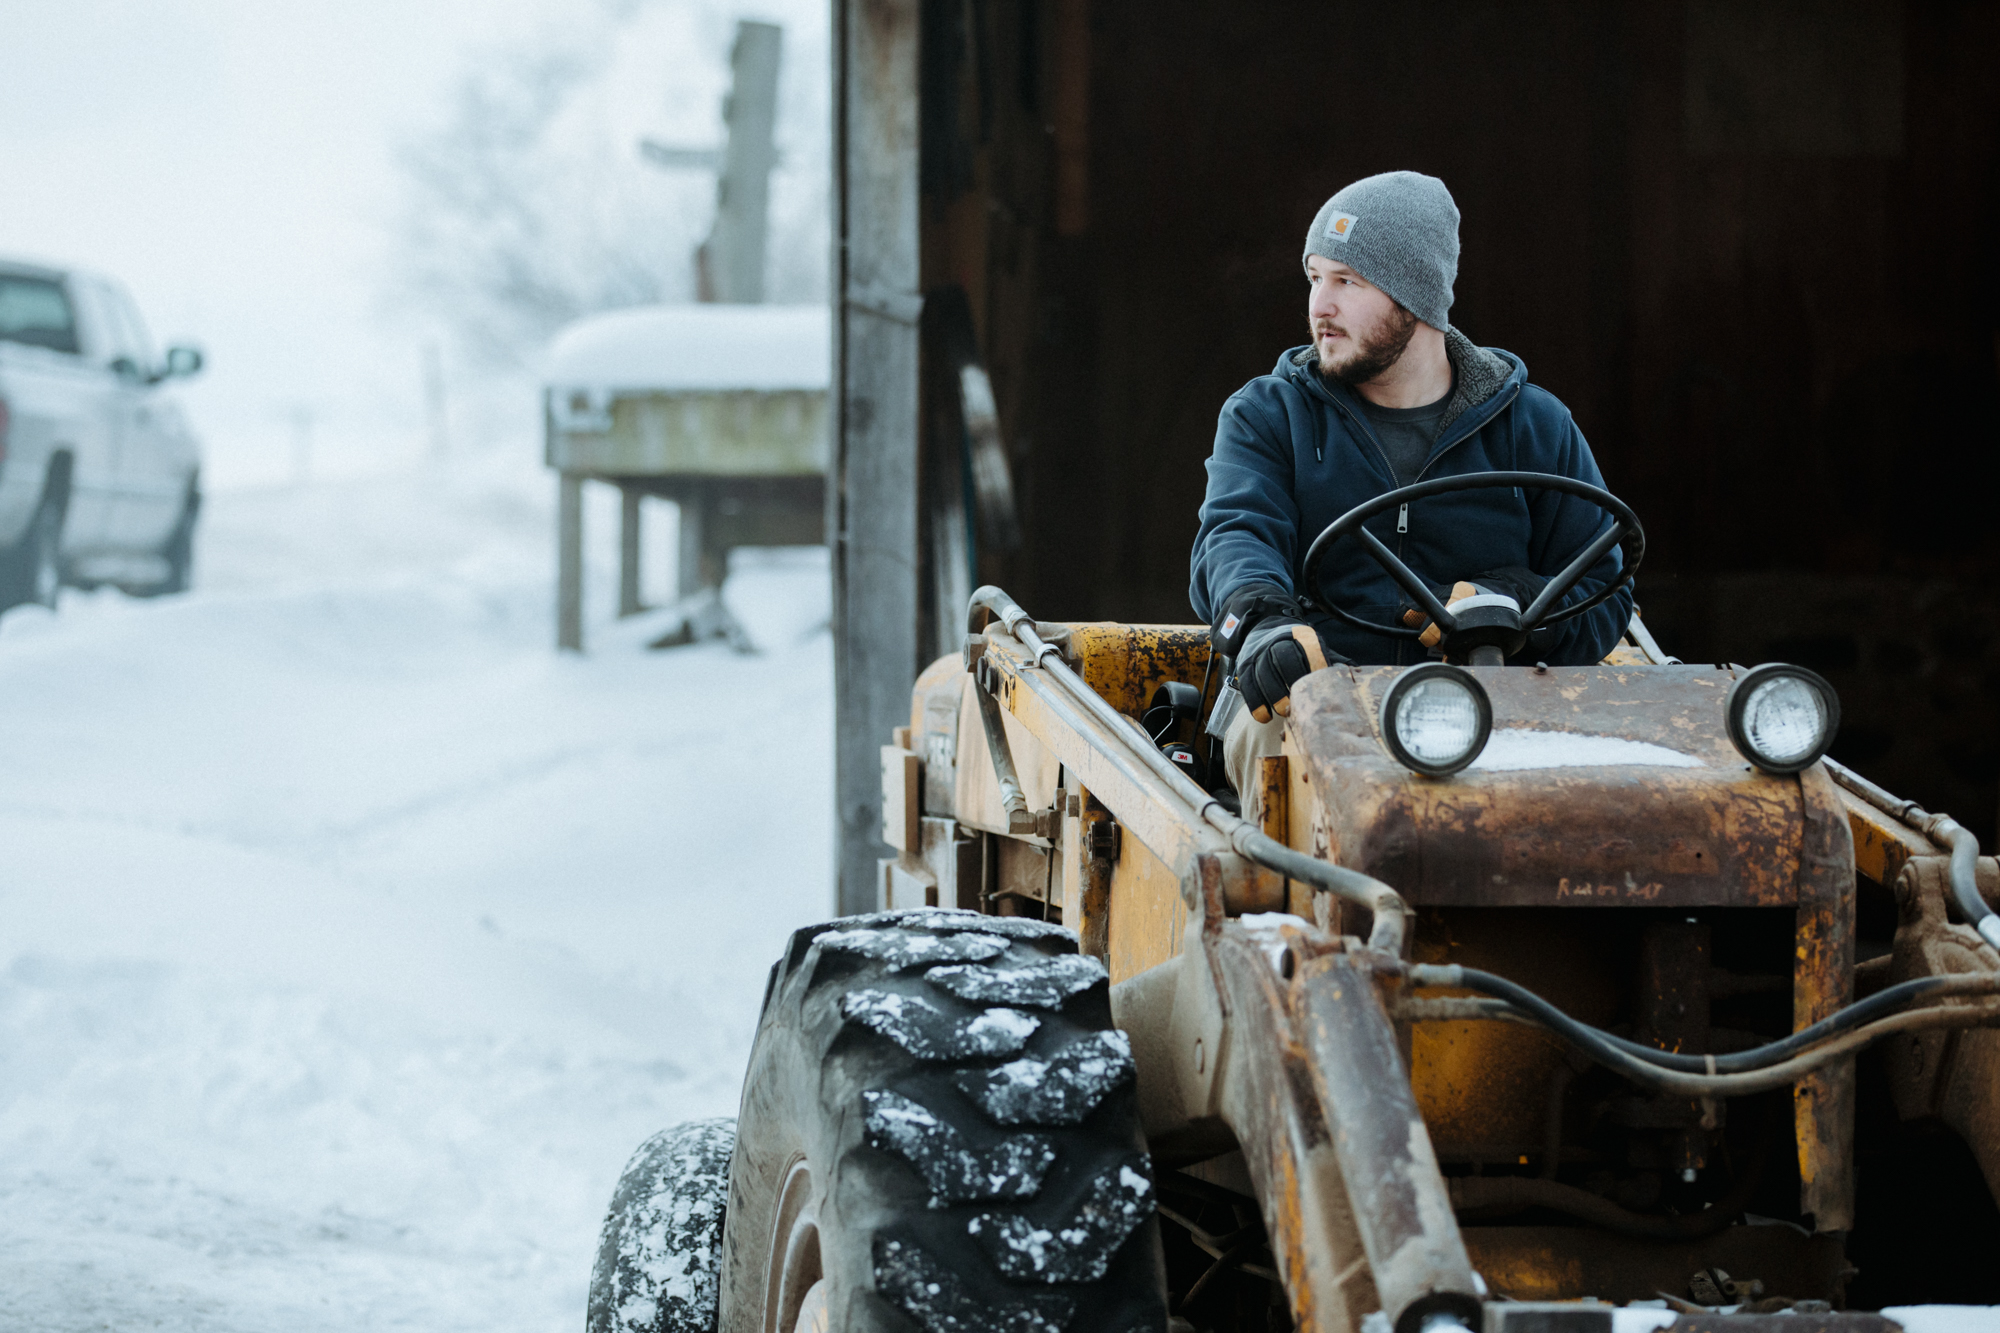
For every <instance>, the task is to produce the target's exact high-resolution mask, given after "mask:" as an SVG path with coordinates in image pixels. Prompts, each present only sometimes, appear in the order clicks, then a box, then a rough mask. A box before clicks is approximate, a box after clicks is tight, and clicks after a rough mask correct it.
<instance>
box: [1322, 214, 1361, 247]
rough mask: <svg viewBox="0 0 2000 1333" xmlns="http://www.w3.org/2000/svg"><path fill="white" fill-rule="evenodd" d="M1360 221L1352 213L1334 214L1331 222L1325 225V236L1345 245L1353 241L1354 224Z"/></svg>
mask: <svg viewBox="0 0 2000 1333" xmlns="http://www.w3.org/2000/svg"><path fill="white" fill-rule="evenodd" d="M1359 221H1361V219H1360V218H1358V217H1355V216H1354V214H1352V213H1335V214H1334V215H1333V220H1332V221H1331V222H1329V223H1327V224H1326V234H1327V235H1328V236H1330V237H1332V238H1333V239H1334V240H1336V241H1339V242H1340V243H1341V244H1342V245H1346V244H1347V243H1348V242H1349V241H1351V240H1353V239H1354V224H1355V223H1357V222H1359Z"/></svg>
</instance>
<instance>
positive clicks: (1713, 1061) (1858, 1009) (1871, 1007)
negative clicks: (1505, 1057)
mask: <svg viewBox="0 0 2000 1333" xmlns="http://www.w3.org/2000/svg"><path fill="white" fill-rule="evenodd" d="M1443 970H1447V969H1442V968H1438V967H1435V966H1423V965H1420V966H1418V967H1414V968H1412V969H1410V971H1411V980H1412V981H1413V982H1415V984H1417V985H1420V986H1437V985H1451V986H1454V987H1457V988H1460V989H1464V990H1476V991H1480V992H1483V993H1484V994H1487V995H1491V996H1494V997H1496V998H1497V999H1498V1000H1499V1001H1500V1002H1501V1004H1502V1005H1504V1006H1505V1007H1506V1008H1508V1009H1510V1010H1513V1011H1514V1012H1516V1013H1519V1014H1520V1015H1521V1016H1522V1017H1525V1018H1530V1019H1533V1020H1534V1021H1535V1022H1537V1023H1540V1024H1541V1025H1542V1026H1544V1027H1547V1028H1550V1029H1552V1030H1554V1031H1556V1032H1559V1033H1562V1034H1563V1035H1564V1036H1569V1035H1570V1032H1571V1029H1579V1030H1583V1031H1588V1032H1590V1033H1592V1034H1594V1035H1595V1036H1596V1037H1597V1038H1599V1039H1601V1040H1603V1041H1605V1042H1608V1043H1610V1044H1611V1045H1613V1046H1615V1047H1617V1048H1618V1049H1620V1050H1622V1051H1624V1052H1626V1053H1627V1054H1629V1055H1632V1056H1634V1057H1636V1058H1638V1059H1640V1060H1644V1061H1646V1062H1647V1063H1648V1064H1653V1065H1658V1066H1659V1067H1660V1068H1662V1069H1677V1070H1681V1071H1683V1072H1685V1073H1690V1074H1701V1073H1713V1074H1740V1073H1744V1072H1747V1071H1749V1070H1754V1069H1766V1068H1769V1067H1770V1066H1772V1065H1775V1064H1777V1063H1779V1062H1780V1061H1782V1060H1789V1059H1791V1058H1792V1057H1793V1056H1795V1055H1798V1054H1800V1053H1801V1052H1803V1051H1807V1050H1810V1049H1812V1048H1813V1047H1815V1046H1818V1045H1819V1044H1820V1043H1822V1042H1825V1041H1831V1040H1832V1039H1833V1038H1835V1037H1838V1036H1840V1035H1842V1034H1843V1033H1847V1032H1852V1031H1854V1030H1855V1029H1856V1028H1859V1027H1861V1026H1862V1025H1863V1024H1866V1023H1868V1022H1871V1021H1872V1020H1874V1019H1876V1018H1879V1017H1881V1016H1882V1015H1884V1014H1887V1013H1890V1012H1892V1011H1894V1010H1897V1009H1901V1008H1902V1007H1903V1006H1904V1005H1906V1004H1908V1003H1910V1002H1912V1001H1915V1000H1922V999H1935V998H1942V997H1944V996H1949V995H2000V972H1953V973H1949V974H1946V975H1944V976H1935V977H1918V978H1917V979H1916V980H1914V981H1905V982H1903V983H1902V984H1900V985H1896V986H1891V987H1889V988H1888V989H1886V990H1883V991H1878V992H1877V993H1876V994H1874V995H1871V996H1869V997H1868V998H1867V999H1865V1000H1862V1001H1860V1002H1858V1003H1856V1004H1851V1005H1849V1006H1847V1008H1845V1009H1842V1010H1841V1011H1840V1012H1838V1013H1835V1014H1831V1015H1829V1016H1828V1017H1826V1018H1823V1019H1821V1020H1820V1021H1819V1022H1817V1023H1815V1024H1813V1025H1812V1026H1811V1027H1809V1028H1802V1029H1800V1030H1799V1031H1797V1032H1794V1033H1793V1034H1792V1035H1791V1036H1789V1037H1785V1038H1782V1039H1781V1040H1778V1041H1774V1042H1771V1043H1769V1044H1768V1045H1764V1046H1758V1047H1755V1048H1753V1049H1751V1050H1747V1051H1733V1052H1731V1053H1729V1054H1727V1055H1686V1054H1682V1053H1680V1052H1677V1051H1663V1050H1660V1049H1659V1048H1658V1047H1654V1046H1646V1045H1643V1044H1641V1043H1639V1042H1636V1041H1630V1040H1628V1039H1626V1038H1624V1037H1620V1036H1618V1035H1616V1034H1615V1033H1610V1032H1606V1031H1604V1030H1603V1029H1602V1028H1594V1027H1590V1026H1589V1025H1588V1024H1585V1023H1582V1022H1579V1021H1578V1020H1576V1019H1574V1018H1571V1017H1570V1016H1569V1015H1568V1014H1565V1013H1564V1012H1563V1011H1562V1010H1560V1009H1558V1008H1556V1007H1555V1006H1554V1005H1552V1004H1550V1003H1549V1002H1548V1001H1547V1000H1544V999H1543V998H1542V997H1541V996H1539V995H1537V994H1535V993H1534V992H1533V991H1531V990H1529V989H1527V988H1526V987H1525V986H1521V985H1518V984H1516V983H1515V982H1512V981H1509V980H1507V979H1506V978H1505V977H1500V976H1495V975H1494V974H1493V973H1491V972H1481V971H1479V970H1478V969H1477V968H1469V967H1468V968H1456V969H1450V970H1455V971H1456V972H1457V973H1458V975H1459V980H1458V981H1456V982H1437V981H1429V980H1425V979H1423V978H1422V977H1420V976H1418V975H1417V974H1418V973H1426V974H1429V973H1435V972H1439V971H1443ZM1494 1016H1495V1017H1499V1016H1500V1015H1499V1014H1497V1013H1496V1014H1495V1015H1494Z"/></svg>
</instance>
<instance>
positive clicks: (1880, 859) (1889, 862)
mask: <svg viewBox="0 0 2000 1333" xmlns="http://www.w3.org/2000/svg"><path fill="white" fill-rule="evenodd" d="M1836 790H1837V791H1838V793H1839V796H1840V803H1841V805H1842V806H1843V807H1844V808H1845V809H1846V811H1847V828H1848V832H1849V833H1850V834H1851V835H1852V836H1853V838H1854V869H1855V872H1856V873H1857V874H1861V875H1865V876H1867V877H1868V878H1869V879H1872V880H1874V881H1875V882H1876V883H1877V884H1880V885H1881V886H1882V887H1883V888H1891V887H1893V886H1894V885H1895V883H1896V879H1897V877H1898V876H1900V875H1901V874H1902V873H1903V867H1904V866H1905V865H1907V864H1909V861H1910V858H1912V857H1916V856H1935V855H1936V854H1937V850H1938V849H1937V848H1936V847H1934V846H1932V845H1931V842H1930V840H1929V839H1928V838H1925V837H1924V836H1922V835H1921V834H1919V833H1917V832H1916V831H1915V830H1913V829H1911V828H1909V827H1908V826H1906V825H1904V824H1902V823H1901V822H1899V821H1897V820H1895V819H1891V818H1890V817H1889V816H1888V815H1886V814H1884V813H1882V812H1881V811H1880V810H1877V809H1876V808H1875V807H1874V806H1872V805H1870V804H1868V802H1866V801H1864V800H1862V799H1861V798H1860V797H1859V796H1856V795H1855V794H1854V793H1853V792H1851V791H1848V790H1847V789H1846V788H1845V787H1838V788H1836Z"/></svg>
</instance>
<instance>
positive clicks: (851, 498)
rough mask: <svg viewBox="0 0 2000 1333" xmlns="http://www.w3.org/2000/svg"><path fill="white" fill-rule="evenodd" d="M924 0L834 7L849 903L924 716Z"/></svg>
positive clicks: (835, 540) (859, 901)
mask: <svg viewBox="0 0 2000 1333" xmlns="http://www.w3.org/2000/svg"><path fill="white" fill-rule="evenodd" d="M917 14H918V3H917V0H836V2H835V5H834V33H835V40H834V52H835V54H834V118H835V125H834V139H835V148H834V193H835V227H834V275H835V281H834V291H835V293H836V294H837V295H836V299H837V302H838V304H837V308H836V319H835V328H836V338H835V344H834V345H835V352H834V357H835V367H834V388H835V394H836V404H835V418H834V420H835V428H834V439H833V462H832V468H831V473H830V476H829V482H830V484H829V485H828V487H827V525H826V528H827V537H828V544H829V546H830V547H831V549H832V562H833V626H834V630H833V633H834V700H835V705H834V706H835V724H834V725H835V738H834V785H835V800H836V801H837V803H838V806H837V814H838V829H839V834H838V836H839V861H838V875H839V882H838V888H837V890H836V897H837V904H838V907H839V910H840V911H841V912H842V913H851V912H864V911H871V910H873V909H874V908H875V907H877V906H878V905H879V902H880V895H881V888H880V873H879V870H878V868H877V865H876V862H877V861H878V859H880V858H881V856H882V855H883V853H884V851H885V850H886V849H885V848H884V847H883V845H882V840H881V833H882V785H881V784H882V771H881V763H880V756H881V747H882V745H883V743H884V742H886V741H887V740H888V739H889V738H890V734H891V733H892V731H893V730H894V729H895V728H896V727H897V726H898V725H901V724H904V723H906V722H907V721H908V719H909V714H910V688H911V686H912V685H913V684H914V683H915V681H916V676H917V669H918V666H919V661H918V657H919V646H918V643H917V606H918V598H917V589H918V587H919V579H920V578H921V577H922V574H923V570H922V563H923V562H922V556H921V553H920V551H919V548H918V524H917V494H918V490H917V483H918V472H917V315H918V313H919V312H920V311H921V309H922V304H923V302H922V297H921V296H920V295H919V292H918V285H919V275H918V246H917V238H918V209H917V201H918V182H917Z"/></svg>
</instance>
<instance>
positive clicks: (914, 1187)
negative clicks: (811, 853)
mask: <svg viewBox="0 0 2000 1333" xmlns="http://www.w3.org/2000/svg"><path fill="white" fill-rule="evenodd" d="M722 1274H723V1277H722V1281H723V1296H722V1321H723V1327H724V1328H726V1329H728V1330H729V1331H730V1333H752V1331H753V1330H755V1331H757V1333H805V1330H823V1329H824V1330H835V1329H837V1330H841V1331H842V1333H887V1331H888V1330H895V1331H896V1333H910V1331H911V1330H923V1333H989V1331H994V1330H998V1331H1003V1333H1061V1330H1066V1329H1070V1330H1076V1331H1077V1333H1085V1331H1086V1330H1087V1331H1088V1333H1140V1330H1144V1333H1157V1331H1158V1330H1160V1329H1163V1328H1165V1327H1166V1322H1167V1311H1166V1287H1165V1277H1164V1270H1163V1265H1162V1260H1161V1256H1160V1240H1159V1224H1158V1221H1157V1220H1156V1219H1155V1217H1154V1214H1153V1178H1152V1165H1151V1161H1150V1159H1149V1158H1148V1157H1147V1155H1146V1151H1145V1139H1144V1137H1143V1135H1142V1134H1141V1132H1140V1127H1139V1108H1138V1097H1137V1090H1136V1087H1135V1085H1134V1079H1133V1066H1132V1053H1131V1046H1130V1043H1129V1042H1128V1041H1127V1040H1126V1038H1125V1035H1124V1034H1123V1033H1121V1032H1118V1031H1116V1030H1115V1029H1114V1028H1113V1027H1112V1026H1111V1001H1110V988H1109V985H1108V982H1107V979H1106V977H1105V973H1104V969H1103V967H1101V966H1100V965H1099V964H1098V963H1097V961H1096V960H1095V959H1092V958H1088V957H1084V956H1081V955H1079V954H1078V953H1077V943H1076V936H1074V935H1072V934H1071V933H1070V932H1068V931H1066V930H1063V929H1062V928H1061V927H1058V926H1051V925H1046V924H1044V923H1042V922H1039V921H1032V920H1028V919H1025V918H1020V917H989V916H981V915H979V914H977V913H973V912H956V911H939V910H935V909H932V910H918V911H908V912H880V913H876V914H874V915H871V916H859V917H848V918H846V919H844V920H840V921H835V922H831V923H829V924H827V925H822V926H815V927H811V928H809V929H806V930H802V931H799V932H797V933H796V934H794V935H793V936H792V940H791V945H790V947H789V948H788V949H787V950H786V954H785V957H784V959H783V960H781V961H780V962H779V963H778V965H777V966H776V967H775V968H773V969H772V977H771V982H770V985H769V988H768V990H767V991H766V994H765V1001H764V1013H763V1018H762V1020H761V1022H760V1023H759V1026H758V1032H757V1041H756V1045H755V1047H754V1048H753V1050H752V1052H751V1056H750V1073H749V1077H748V1079H747V1080H746V1082H745V1084H744V1090H743V1108H742V1113H741V1115H740V1117H739V1119H738V1123H737V1141H736V1155H735V1159H734V1160H733V1162H732V1163H731V1165H730V1178H729V1215H728V1222H727V1225H726V1226H725V1227H724V1235H723V1267H722Z"/></svg>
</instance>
